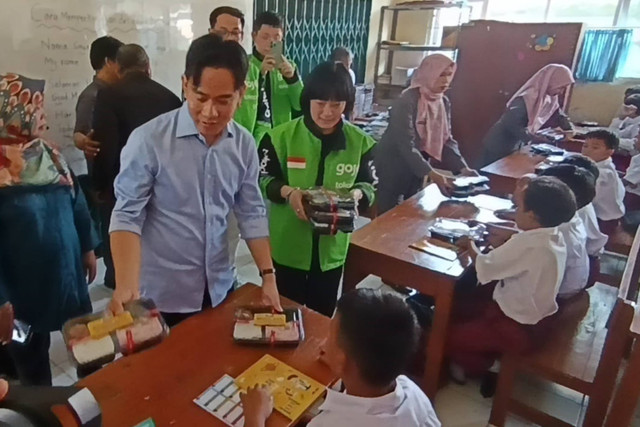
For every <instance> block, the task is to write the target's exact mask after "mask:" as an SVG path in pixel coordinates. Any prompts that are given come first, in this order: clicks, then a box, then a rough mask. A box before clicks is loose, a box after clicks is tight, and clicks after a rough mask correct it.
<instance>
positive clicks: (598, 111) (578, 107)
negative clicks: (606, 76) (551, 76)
mask: <svg viewBox="0 0 640 427" xmlns="http://www.w3.org/2000/svg"><path fill="white" fill-rule="evenodd" d="M635 85H640V79H619V80H616V81H615V82H613V83H578V84H576V86H575V88H574V89H573V94H572V95H571V103H570V105H569V116H570V117H571V119H572V120H574V121H594V122H598V123H600V124H601V125H609V123H610V122H611V119H612V118H613V116H614V115H615V113H616V111H618V108H619V107H620V104H621V103H622V100H623V98H624V91H625V90H626V89H627V88H628V87H630V86H635Z"/></svg>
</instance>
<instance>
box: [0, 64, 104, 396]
mask: <svg viewBox="0 0 640 427" xmlns="http://www.w3.org/2000/svg"><path fill="white" fill-rule="evenodd" d="M44 83H45V82H44V80H32V79H28V78H26V77H23V76H20V75H17V74H5V75H0V342H1V343H2V344H4V345H3V346H2V347H1V349H0V351H8V353H9V355H10V357H11V359H12V360H13V363H14V364H15V368H16V371H17V374H18V377H19V379H20V380H21V382H22V383H23V384H27V385H51V370H50V367H49V344H50V342H49V336H50V332H51V331H55V330H59V329H60V328H61V327H62V324H63V323H64V322H65V321H67V320H68V319H70V318H72V317H75V316H79V315H82V314H85V313H88V312H91V302H90V300H89V294H88V289H87V279H88V280H89V282H91V281H93V279H94V277H95V271H96V259H95V255H94V253H93V249H94V248H95V247H96V245H97V243H98V242H97V238H96V235H95V232H94V231H93V228H92V224H91V219H90V216H89V211H88V209H87V205H86V201H85V199H84V196H83V195H82V192H80V191H76V187H75V185H74V181H73V178H72V176H71V173H70V172H69V168H68V167H67V165H66V162H65V161H64V159H63V158H62V156H61V155H60V153H59V152H58V150H57V149H56V148H55V146H54V145H53V144H52V143H50V142H48V141H46V140H45V139H44V136H43V134H44V132H45V131H46V129H47V126H46V118H45V115H44V110H43V99H44V98H43V91H44ZM14 319H18V320H21V321H22V322H24V323H27V324H28V325H30V326H31V331H32V335H31V337H30V339H29V340H28V341H27V342H26V343H25V344H18V343H14V342H12V341H11V340H12V331H13V322H14Z"/></svg>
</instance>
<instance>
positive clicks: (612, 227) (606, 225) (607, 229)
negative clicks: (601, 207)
mask: <svg viewBox="0 0 640 427" xmlns="http://www.w3.org/2000/svg"><path fill="white" fill-rule="evenodd" d="M618 224H620V219H612V220H611V221H602V220H600V219H599V220H598V228H600V231H601V232H603V233H604V234H606V235H607V236H609V235H611V234H613V232H614V231H616V228H618Z"/></svg>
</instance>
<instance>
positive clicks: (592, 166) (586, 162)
mask: <svg viewBox="0 0 640 427" xmlns="http://www.w3.org/2000/svg"><path fill="white" fill-rule="evenodd" d="M560 164H563V165H574V166H577V167H579V168H582V169H585V170H586V171H587V172H589V173H591V175H593V180H594V181H597V180H598V178H600V169H598V165H596V162H594V161H593V160H591V159H590V158H589V157H587V156H585V155H582V154H578V153H574V154H569V155H568V156H565V158H564V159H563V160H562V161H561V162H560Z"/></svg>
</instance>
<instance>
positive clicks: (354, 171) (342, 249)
mask: <svg viewBox="0 0 640 427" xmlns="http://www.w3.org/2000/svg"><path fill="white" fill-rule="evenodd" d="M354 98H355V88H354V86H353V83H352V82H351V77H350V76H349V73H348V72H347V70H346V69H345V68H344V67H343V66H342V65H340V64H338V65H336V64H334V63H329V62H327V63H324V64H321V65H319V66H318V67H316V68H315V69H314V70H313V71H312V72H311V74H309V76H308V78H307V80H306V81H305V86H304V89H303V91H302V96H301V102H300V103H301V107H302V112H303V117H300V118H298V119H295V120H293V121H291V122H289V123H285V124H282V125H280V126H278V127H276V128H274V129H272V130H270V131H269V132H267V134H266V135H265V136H264V137H263V139H262V141H261V142H260V146H259V149H258V151H259V155H260V160H261V162H260V166H261V168H262V171H261V178H260V184H261V187H262V189H263V192H264V194H265V195H266V197H267V198H268V199H269V200H270V201H271V202H272V205H271V211H270V217H269V225H270V231H271V245H272V256H273V260H274V265H275V269H276V279H277V282H278V290H279V291H280V293H281V294H282V295H284V296H286V297H287V298H290V299H292V300H294V301H297V302H299V303H300V304H305V305H307V307H309V308H311V309H313V310H316V311H318V312H320V313H322V314H325V315H327V316H331V315H332V314H333V310H334V308H335V304H336V300H337V296H338V287H339V284H340V278H341V277H342V270H343V267H344V261H345V258H346V255H347V248H348V245H349V235H348V234H345V233H342V232H338V233H337V234H336V235H333V236H328V235H319V234H317V233H314V231H313V228H312V226H311V223H310V222H309V219H308V218H307V216H306V214H305V211H304V208H303V203H302V199H303V191H304V190H307V189H310V188H313V187H323V188H325V189H327V190H340V191H345V190H348V191H350V192H351V194H352V195H353V196H354V198H355V199H356V200H357V201H358V203H359V206H360V207H364V206H369V205H371V204H372V203H373V201H374V197H375V187H374V186H375V184H376V182H375V173H374V170H373V153H372V151H373V150H372V148H373V147H374V144H375V142H374V141H373V139H372V138H371V137H369V136H368V135H366V134H365V133H364V132H362V131H361V130H360V129H358V128H357V127H356V126H354V125H352V124H350V123H348V122H346V121H344V120H343V119H342V117H343V114H345V113H348V112H349V111H351V109H352V108H353V104H354Z"/></svg>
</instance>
